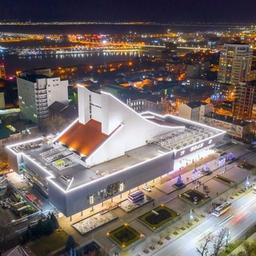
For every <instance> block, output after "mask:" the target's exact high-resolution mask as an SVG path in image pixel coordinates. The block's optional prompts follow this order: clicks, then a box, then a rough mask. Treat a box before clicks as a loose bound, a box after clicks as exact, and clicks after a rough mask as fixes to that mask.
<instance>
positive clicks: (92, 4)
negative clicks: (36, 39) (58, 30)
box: [0, 0, 256, 22]
mask: <svg viewBox="0 0 256 256" xmlns="http://www.w3.org/2000/svg"><path fill="white" fill-rule="evenodd" d="M4 19H7V20H32V21H54V20H66V21H67V20H68V21H72V20H83V21H95V20H97V21H132V20H136V21H157V22H190V21H193V22H197V21H199V22H215V21H217V22H252V21H256V0H154V1H153V0H0V20H4Z"/></svg>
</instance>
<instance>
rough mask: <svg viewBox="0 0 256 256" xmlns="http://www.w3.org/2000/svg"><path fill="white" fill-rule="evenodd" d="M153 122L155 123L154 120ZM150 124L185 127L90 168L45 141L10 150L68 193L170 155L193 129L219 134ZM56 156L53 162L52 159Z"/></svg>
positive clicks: (191, 126)
mask: <svg viewBox="0 0 256 256" xmlns="http://www.w3.org/2000/svg"><path fill="white" fill-rule="evenodd" d="M145 115H146V114H145ZM151 115H152V114H151ZM154 118H155V120H153V119H154ZM150 120H151V121H156V122H157V123H159V120H160V122H162V124H164V125H168V123H169V124H170V125H171V126H173V125H174V124H175V125H176V126H185V129H178V128H177V129H173V131H172V132H171V133H170V134H169V133H168V134H167V135H166V134H164V135H162V136H160V138H152V141H150V142H149V143H148V144H147V145H144V146H142V147H139V148H136V149H133V150H130V151H127V152H126V153H125V155H123V156H121V157H118V158H115V159H112V160H110V161H108V162H104V163H102V164H98V165H95V166H92V167H90V168H87V167H86V166H85V162H84V161H82V160H81V157H80V156H79V155H78V154H76V153H75V152H72V151H70V150H69V149H68V148H66V147H65V146H63V145H61V144H59V143H53V144H48V143H47V142H46V141H44V139H42V140H38V141H36V142H31V143H27V144H22V145H19V146H16V147H15V146H13V147H12V150H14V151H15V152H16V153H18V152H24V153H26V155H28V156H29V157H30V158H32V159H33V160H34V161H36V162H37V163H39V164H40V166H42V167H44V168H45V169H47V170H48V171H49V172H50V173H51V174H52V175H53V176H54V177H55V178H54V181H55V182H56V183H57V184H58V185H59V186H60V187H61V188H63V189H64V190H67V189H70V188H75V187H77V186H79V185H82V184H86V183H89V182H90V181H93V180H96V179H99V178H101V177H103V176H107V175H110V174H112V173H114V172H116V171H119V170H122V169H124V168H128V167H130V166H132V165H135V164H138V163H140V162H143V161H145V160H149V159H152V158H154V157H156V156H159V155H161V154H164V153H167V152H170V151H172V150H173V148H175V146H176V147H177V145H182V146H183V144H180V142H182V141H183V142H184V140H188V138H187V137H186V136H188V135H189V136H191V137H192V138H193V136H194V133H193V129H196V131H197V133H199V134H200V133H201V134H202V136H204V137H207V136H208V137H210V134H211V135H217V134H218V133H219V134H221V131H218V130H216V129H213V128H211V127H207V126H201V125H199V124H198V125H197V124H195V123H191V122H190V123H189V121H188V122H186V121H184V122H183V120H181V121H180V120H177V119H175V118H170V117H166V118H162V120H161V118H160V119H159V117H158V116H155V117H154V116H151V118H150ZM191 131H192V132H191ZM175 132H177V135H175ZM172 136H173V137H172ZM184 136H185V137H184ZM175 140H177V142H175ZM162 142H163V143H162ZM166 143H167V144H166ZM178 143H179V144H178ZM176 149H177V148H176ZM48 152H49V153H48ZM55 156H56V159H55V158H54V157H55ZM58 157H59V158H58ZM56 160H57V162H58V160H60V161H61V160H67V161H66V162H67V164H68V163H72V164H71V165H70V166H69V165H67V166H65V167H64V168H62V169H60V168H57V167H56V165H54V164H53V163H54V162H55V161H56ZM63 177H64V179H63ZM71 180H72V182H71Z"/></svg>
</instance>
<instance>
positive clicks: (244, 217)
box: [155, 192, 256, 256]
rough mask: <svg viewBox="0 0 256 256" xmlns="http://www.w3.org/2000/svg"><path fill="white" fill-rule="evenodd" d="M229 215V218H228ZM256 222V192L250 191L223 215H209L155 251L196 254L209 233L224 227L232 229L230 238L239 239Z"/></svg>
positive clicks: (180, 255) (159, 255)
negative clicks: (197, 248)
mask: <svg viewBox="0 0 256 256" xmlns="http://www.w3.org/2000/svg"><path fill="white" fill-rule="evenodd" d="M227 217H228V218H227ZM255 222H256V194H254V193H253V192H249V193H248V194H246V195H245V196H243V197H241V198H239V199H238V200H236V201H234V202H233V203H232V208H231V209H230V211H228V212H227V213H226V214H224V215H223V216H222V217H219V218H217V217H215V216H211V215H209V216H208V217H207V219H206V220H205V221H204V222H203V223H201V224H200V225H198V226H197V227H195V228H194V229H192V230H191V231H189V232H188V233H186V234H185V235H183V236H181V237H180V238H178V239H177V240H175V241H173V242H171V243H170V244H169V245H167V246H165V247H164V248H162V249H161V250H159V251H158V252H156V253H155V255H157V256H166V255H168V256H172V255H173V256H186V255H189V256H196V255H199V254H198V253H197V252H196V247H198V245H199V244H200V241H202V240H203V239H204V237H205V236H207V235H208V234H209V233H213V232H216V231H217V230H221V229H222V228H224V227H225V228H228V229H229V230H230V240H231V241H233V240H235V239H238V238H239V237H240V236H241V235H242V234H243V233H244V232H245V231H246V230H247V229H248V228H249V227H250V226H252V225H253V224H255Z"/></svg>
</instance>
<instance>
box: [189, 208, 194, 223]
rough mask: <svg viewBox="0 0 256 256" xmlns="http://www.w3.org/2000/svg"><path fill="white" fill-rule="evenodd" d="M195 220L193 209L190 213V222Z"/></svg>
mask: <svg viewBox="0 0 256 256" xmlns="http://www.w3.org/2000/svg"><path fill="white" fill-rule="evenodd" d="M193 219H194V214H193V209H190V211H189V220H190V221H193Z"/></svg>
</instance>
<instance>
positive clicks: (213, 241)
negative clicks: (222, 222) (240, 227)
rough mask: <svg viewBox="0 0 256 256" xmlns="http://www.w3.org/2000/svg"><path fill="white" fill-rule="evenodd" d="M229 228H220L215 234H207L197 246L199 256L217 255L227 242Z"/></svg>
mask: <svg viewBox="0 0 256 256" xmlns="http://www.w3.org/2000/svg"><path fill="white" fill-rule="evenodd" d="M228 239H229V230H228V229H226V228H223V229H221V230H220V231H219V232H218V233H217V234H216V235H208V236H206V238H205V239H204V240H203V242H202V244H201V245H200V246H199V248H197V249H196V250H197V252H198V254H199V255H201V256H218V255H219V254H220V252H221V250H222V249H223V248H224V246H226V245H227V244H228Z"/></svg>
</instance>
